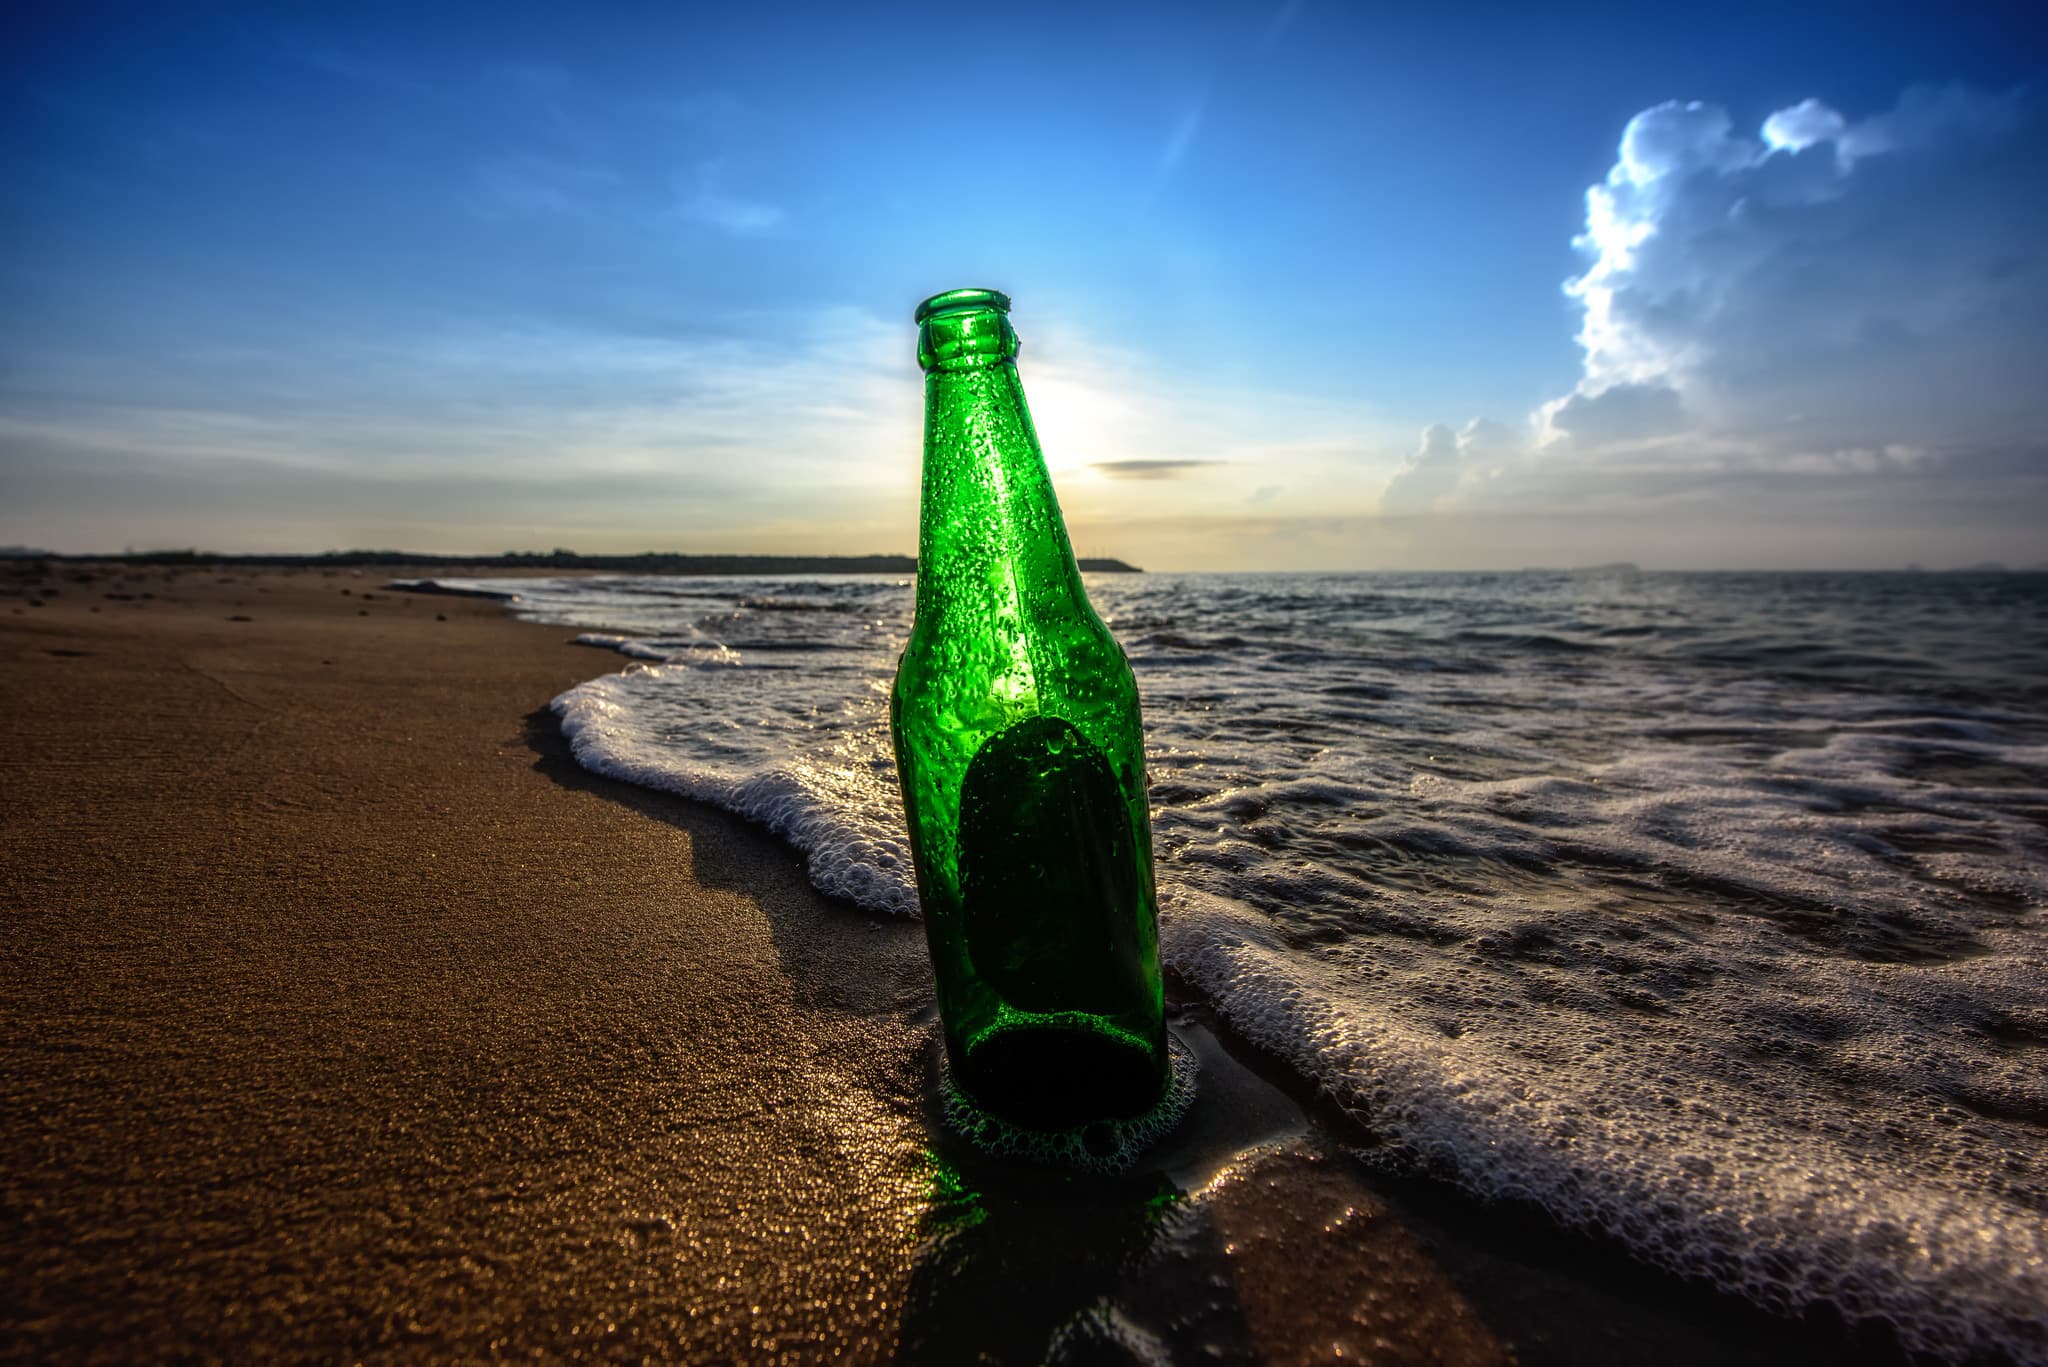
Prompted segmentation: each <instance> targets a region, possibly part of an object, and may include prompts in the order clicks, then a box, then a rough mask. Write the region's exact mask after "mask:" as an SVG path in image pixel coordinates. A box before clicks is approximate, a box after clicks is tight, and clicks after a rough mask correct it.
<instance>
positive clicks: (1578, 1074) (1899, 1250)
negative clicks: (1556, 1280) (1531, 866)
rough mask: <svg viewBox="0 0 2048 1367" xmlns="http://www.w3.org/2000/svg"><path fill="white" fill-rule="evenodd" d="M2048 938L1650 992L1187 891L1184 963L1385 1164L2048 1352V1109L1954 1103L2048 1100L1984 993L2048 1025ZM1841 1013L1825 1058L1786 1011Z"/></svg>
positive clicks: (1853, 1302)
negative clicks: (1309, 937)
mask: <svg viewBox="0 0 2048 1367" xmlns="http://www.w3.org/2000/svg"><path fill="white" fill-rule="evenodd" d="M1432 910H1433V911H1434V912H1435V913H1437V914H1438V916H1439V917H1440V918H1441V921H1440V923H1442V924H1445V925H1447V926H1463V927H1472V926H1473V922H1474V921H1475V919H1478V918H1474V917H1473V916H1472V915H1471V914H1470V913H1469V911H1468V912H1466V913H1464V914H1460V912H1459V910H1458V909H1457V908H1455V907H1452V906H1448V905H1444V906H1437V907H1434V908H1432ZM1535 919H1536V921H1539V922H1540V923H1541V924H1542V925H1544V926H1546V927H1547V928H1548V929H1549V931H1550V932H1551V934H1552V938H1553V939H1554V940H1562V939H1563V938H1564V937H1567V936H1571V935H1573V934H1575V933H1576V932H1575V928H1574V917H1573V916H1572V915H1571V914H1570V913H1569V912H1568V911H1559V912H1553V913H1550V914H1548V915H1547V916H1545V915H1539V916H1538V917H1537V918H1535ZM1528 928H1529V927H1528V926H1527V925H1525V926H1524V927H1523V929H1524V930H1525V931H1526V930H1527V929H1528ZM1492 929H1495V930H1496V931H1497V929H1498V927H1492ZM1472 938H1473V939H1478V938H1479V936H1478V935H1476V934H1475V935H1474V936H1473V937H1472ZM2037 938H2038V937H2033V938H2028V937H2024V936H2021V935H2011V934H2007V935H1994V936H1993V940H1994V949H1993V952H1992V953H1991V954H1988V955H1984V956H1981V957H1979V958H1976V959H1973V960H1968V961H1964V962H1961V963H1956V964H1951V965H1948V966H1947V968H1948V970H1949V972H1948V973H1947V974H1945V975H1944V980H1943V981H1936V982H1925V981H1911V980H1906V981H1902V980H1901V978H1900V972H1899V970H1900V968H1901V966H1900V965H1887V964H1874V963H1865V962H1857V961H1844V962H1838V963H1834V964H1831V965H1829V966H1828V967H1827V968H1826V969H1824V970H1820V969H1817V970H1814V971H1813V973H1811V974H1809V975H1806V976H1805V977H1804V978H1803V980H1802V981H1799V982H1797V983H1789V982H1784V981H1773V973H1774V971H1779V972H1781V971H1782V970H1783V969H1784V965H1783V964H1782V963H1780V964H1773V963H1771V962H1770V958H1769V955H1768V953H1767V952H1766V951H1765V949H1764V947H1763V946H1761V945H1759V946H1757V949H1758V951H1759V952H1758V954H1757V955H1756V956H1755V958H1754V959H1753V960H1752V961H1751V962H1748V963H1740V962H1738V963H1728V964H1720V965H1715V966H1714V971H1715V975H1716V977H1717V979H1718V981H1717V982H1716V983H1715V984H1713V985H1711V986H1708V987H1705V988H1702V989H1701V990H1699V991H1697V992H1695V993H1692V994H1689V995H1688V996H1686V997H1685V998H1684V999H1683V1000H1682V1001H1681V1002H1680V1003H1678V1004H1676V1005H1675V1006H1673V1007H1671V1008H1669V1009H1666V1010H1660V1011H1655V1012H1651V1013H1642V1012H1640V1011H1638V1010H1635V1009H1631V1008H1629V1007H1626V1006H1624V1005H1623V1004H1622V1002H1621V1001H1619V1000H1617V999H1616V997H1615V996H1614V995H1613V994H1607V993H1603V992H1602V985H1601V983H1600V980H1599V979H1600V975H1601V969H1600V968H1599V967H1597V966H1591V967H1588V968H1586V969H1583V970H1579V971H1576V972H1575V971H1572V970H1570V969H1559V968H1555V967H1552V968H1550V969H1549V970H1548V971H1537V972H1530V971H1527V968H1526V967H1524V966H1515V967H1503V966H1502V965H1500V964H1498V963H1492V962H1489V960H1488V957H1487V956H1486V955H1485V954H1484V953H1483V952H1480V951H1475V950H1472V949H1469V948H1465V949H1464V952H1457V951H1452V952H1448V953H1416V952H1407V953H1404V952H1401V950H1400V947H1398V946H1381V945H1372V946H1368V947H1365V948H1360V949H1352V950H1351V952H1342V953H1338V952H1326V953H1321V954H1304V953H1303V952H1302V951H1301V950H1300V949H1299V948H1298V947H1296V946H1293V945H1291V944H1289V943H1288V939H1287V937H1286V936H1285V935H1284V934H1283V933H1282V932H1281V931H1280V930H1279V929H1278V928H1277V927H1276V926H1275V924H1274V923H1273V921H1272V920H1271V918H1269V917H1266V916H1264V915H1261V914H1260V913H1257V912H1254V911H1251V910H1250V909H1248V908H1245V907H1243V906H1240V905H1234V904H1232V903H1231V902H1229V901H1227V900H1225V899H1222V898H1217V897H1213V896H1209V895H1205V894H1202V893H1199V892H1195V891H1193V890H1190V889H1187V888H1175V889H1172V890H1171V891H1170V892H1169V893H1168V894H1167V904H1166V909H1165V913H1164V917H1163V923H1162V946H1163V952H1164V954H1165V956H1166V958H1167V961H1168V962H1169V963H1170V964H1171V965H1172V966H1173V968H1174V969H1175V970H1176V971H1178V972H1179V973H1180V974H1182V975H1183V976H1184V977H1185V978H1187V979H1188V980H1189V981H1190V982H1192V983H1193V984H1194V985H1196V986H1197V987H1199V988H1200V989H1201V990H1202V991H1203V993H1204V994H1205V995H1207V996H1209V997H1210V998H1211V999H1212V1000H1213V1001H1215V1002H1217V1003H1218V1005H1219V1009H1220V1010H1221V1011H1222V1013H1223V1014H1224V1016H1225V1017H1226V1018H1227V1019H1228V1020H1229V1021H1230V1023H1231V1024H1232V1025H1233V1027H1235V1028H1236V1029H1237V1030H1239V1031H1240V1032H1242V1033H1243V1034H1244V1035H1245V1036H1246V1037H1248V1038H1250V1039H1251V1040H1253V1041H1254V1042H1256V1043H1257V1044H1259V1045H1260V1046H1262V1047H1263V1048H1266V1049H1269V1050H1271V1051H1272V1052H1273V1053H1275V1054H1276V1055H1278V1056H1279V1057H1281V1058H1283V1059H1285V1060H1287V1061H1288V1062H1289V1063H1291V1064H1293V1065H1294V1066H1295V1067H1297V1068H1299V1069H1300V1070H1301V1071H1302V1072H1304V1073H1305V1074H1307V1075H1308V1076H1310V1077H1314V1078H1317V1079H1319V1080H1320V1081H1321V1082H1322V1084H1323V1086H1324V1087H1325V1088H1326V1089H1328V1090H1329V1091H1330V1093H1331V1094H1332V1095H1333V1096H1334V1097H1335V1098H1336V1099H1337V1100H1338V1101H1339V1102H1340V1103H1341V1104H1342V1105H1343V1106H1344V1107H1345V1108H1346V1109H1348V1110H1350V1111H1351V1112H1352V1113H1353V1114H1355V1115H1356V1116H1357V1117H1358V1118H1359V1119H1360V1120H1361V1121H1362V1122H1363V1123H1364V1124H1365V1125H1366V1126H1367V1127H1369V1129H1370V1130H1371V1131H1372V1132H1373V1133H1374V1134H1375V1135H1376V1136H1378V1137H1380V1138H1381V1139H1382V1141H1383V1142H1382V1144H1381V1145H1380V1146H1379V1147H1377V1148H1374V1149H1369V1150H1366V1151H1365V1153H1364V1155H1363V1156H1365V1157H1367V1158H1368V1159H1369V1160H1371V1161H1375V1162H1378V1163H1381V1164H1384V1165H1386V1166H1388V1167H1390V1168H1394V1169H1397V1170H1400V1171H1407V1172H1413V1171H1418V1170H1419V1171H1423V1172H1427V1173H1431V1174H1434V1175H1437V1176H1440V1177H1443V1178H1446V1179H1448V1180H1451V1181H1453V1182H1456V1183H1457V1184H1459V1185H1461V1186H1463V1187H1465V1188H1466V1189H1468V1190H1470V1191H1472V1192H1474V1193H1475V1194H1477V1195H1480V1196H1483V1197H1488V1198H1499V1199H1509V1200H1524V1201H1531V1202H1534V1203H1535V1204H1537V1205H1539V1206H1541V1207H1543V1208H1544V1209H1545V1210H1547V1211H1549V1212H1550V1213H1551V1214H1552V1215H1554V1216H1556V1217H1557V1218H1559V1219H1560V1220H1562V1221H1564V1222H1565V1223H1567V1224H1571V1225H1576V1226H1579V1227H1582V1228H1585V1229H1588V1230H1592V1231H1595V1232H1598V1233H1602V1234H1605V1235H1609V1236H1612V1237H1614V1238H1617V1239H1619V1240H1621V1241H1622V1242H1623V1243H1624V1244H1626V1245H1627V1246H1628V1247H1630V1248H1631V1249H1633V1250H1634V1251H1635V1252H1636V1253H1638V1254H1640V1255H1641V1256H1642V1257H1644V1258H1645V1259H1647V1260H1648V1261H1650V1262H1653V1263H1656V1264H1658V1265H1660V1266H1663V1267H1666V1268H1668V1269H1670V1270H1672V1271H1674V1272H1677V1273H1680V1274H1681V1275H1687V1276H1697V1277H1700V1278H1702V1279H1704V1280H1707V1281H1710V1282H1713V1283H1715V1284H1716V1285H1719V1286H1721V1287H1724V1288H1726V1289H1729V1290H1733V1291H1736V1292H1738V1293H1740V1294H1742V1295H1745V1296H1747V1297H1749V1298H1750V1299H1752V1300H1754V1301H1756V1302H1757V1303H1758V1304H1760V1305H1763V1306H1766V1307H1768V1308H1772V1309H1776V1310H1781V1311H1787V1312H1796V1311H1798V1310H1800V1309H1802V1308H1803V1307H1805V1306H1807V1305H1810V1304H1812V1303H1815V1302H1827V1303H1831V1304H1833V1305H1835V1306H1837V1307H1838V1308H1839V1309H1840V1310H1841V1312H1842V1313H1843V1315H1844V1316H1845V1317H1846V1318H1847V1319H1849V1320H1851V1321H1855V1320H1858V1319H1862V1318H1875V1319H1880V1320H1886V1321H1889V1322H1890V1323H1892V1324H1893V1325H1894V1326H1896V1328H1897V1331H1898V1334H1899V1337H1900V1339H1901V1341H1902V1342H1903V1343H1904V1344H1905V1345H1906V1346H1907V1347H1908V1348H1909V1349H1911V1350H1914V1351H1917V1352H1925V1353H1930V1354H1933V1355H1935V1356H1937V1357H1941V1358H1946V1359H1950V1360H1961V1359H1965V1358H1969V1357H1973V1356H1982V1355H1996V1354H2000V1353H2004V1354H2008V1355H2012V1356H2014V1357H2016V1358H2018V1359H2019V1360H2022V1361H2025V1360H2032V1359H2033V1358H2035V1357H2037V1356H2038V1355H2039V1354H2040V1353H2041V1352H2042V1351H2043V1350H2044V1349H2048V1319H2044V1317H2043V1316H2044V1311H2043V1307H2044V1306H2048V1238H2044V1233H2043V1231H2044V1229H2048V1224H2044V1221H2043V1210H2044V1207H2048V1199H2044V1198H2048V1190H2044V1185H2043V1182H2042V1172H2041V1168H2040V1165H2039V1157H2038V1151H2037V1150H2036V1149H2035V1148H2033V1147H2032V1146H2033V1145H2034V1144H2035V1143H2036V1142H2037V1137H2038V1131H2033V1132H2031V1133H2030V1132H2029V1127H2026V1126H2019V1125H2013V1124H2008V1123H2002V1122H2001V1121H1999V1120H1998V1119H1996V1118H1995V1117H1991V1116H1986V1115H1984V1114H1982V1113H1979V1112H1975V1111H1972V1110H1970V1109H1968V1108H1965V1107H1963V1106H1960V1105H1958V1104H1956V1102H1955V1100H1954V1099H1953V1093H1954V1091H1955V1090H1956V1083H1957V1082H1958V1080H1959V1079H1962V1078H1965V1077H1970V1076H1972V1075H1975V1076H1976V1077H1977V1078H1978V1079H1979V1080H1980V1081H1981V1082H1982V1083H1984V1084H1985V1085H1986V1086H1987V1089H1988V1090H1989V1091H1991V1092H1994V1093H1997V1094H2002V1095H2004V1096H2006V1097H2008V1098H2009V1100H2010V1102H2011V1103H2014V1104H2020V1105H2031V1106H2033V1107H2035V1108H2037V1109H2036V1113H2037V1114H2039V1113H2043V1112H2042V1111H2041V1110H2040V1109H2039V1108H2042V1107H2048V1083H2044V1081H2043V1078H2042V1076H2041V1074H2040V1072H2039V1071H2038V1069H2039V1051H2038V1050H2036V1051H2035V1058H2034V1060H2033V1062H2032V1066H2031V1068H2030V1067H2029V1065H2028V1064H2027V1063H2025V1062H2023V1061H2021V1060H2017V1059H2013V1060H2003V1061H1994V1060H1993V1059H1992V1058H1991V1055H1992V1054H1994V1053H1995V1052H1996V1050H1995V1047H1991V1046H1989V1042H1988V1041H1987V1042H1978V1041H1972V1040H1968V1039H1966V1038H1962V1036H1963V1034H1964V1032H1965V1031H1966V1030H1967V1029H1968V1028H1969V1023H1970V1022H1971V1021H1972V1019H1973V1018H1979V1019H1980V1018H1981V1015H1982V1011H1983V1007H1984V1004H1985V1003H1991V1002H1996V1003H2002V1004H2004V1005H2005V1007H2006V1009H2017V1010H2019V1011H2021V1012H2024V1013H2028V1014H2029V1015H2030V1017H2031V1019H2033V1020H2035V1021H2037V1022H2041V1023H2048V999H2044V991H2043V987H2042V984H2043V982H2044V981H2048V978H2044V973H2048V964H2043V963H2042V961H2041V958H2040V954H2039V949H2038V944H2037ZM1518 969H1520V971H1517V970H1518ZM1615 986H1616V987H1617V988H1618V989H1621V990H1626V989H1625V988H1621V984H1620V983H1619V982H1616V984H1615ZM1532 988H1539V989H1543V990H1542V991H1538V992H1536V993H1533V994H1532V992H1531V990H1530V989H1532ZM1815 989H1819V991H1818V992H1816V990H1815ZM1546 999H1547V1000H1546ZM1817 1013H1818V1014H1822V1015H1826V1016H1830V1017H1832V1018H1833V1023H1832V1025H1831V1026H1830V1028H1829V1029H1828V1030H1827V1031H1826V1032H1825V1033H1837V1032H1839V1033H1840V1035H1841V1038H1840V1041H1839V1044H1840V1051H1839V1052H1840V1057H1839V1058H1836V1059H1833V1060H1830V1061H1827V1062H1826V1063H1824V1064H1822V1065H1821V1067H1820V1068H1819V1069H1818V1070H1816V1069H1813V1068H1811V1067H1801V1066H1800V1065H1799V1064H1798V1063H1797V1062H1796V1061H1794V1060H1792V1059H1791V1058H1789V1057H1788V1055H1790V1054H1792V1053H1795V1052H1796V1051H1797V1050H1798V1049H1799V1048H1801V1047H1803V1046H1804V1045H1805V1044H1806V1043H1807V1036H1805V1035H1804V1034H1801V1033H1800V1032H1798V1031H1796V1030H1793V1029H1790V1028H1789V1027H1788V1025H1787V1022H1788V1020H1790V1019H1799V1020H1810V1019H1812V1018H1813V1017H1814V1016H1815V1015H1816V1014H1817ZM1816 1071H1818V1072H1819V1073H1822V1074H1825V1075H1824V1076H1816V1075H1815V1073H1816Z"/></svg>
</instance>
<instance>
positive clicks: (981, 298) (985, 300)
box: [910, 290, 1010, 325]
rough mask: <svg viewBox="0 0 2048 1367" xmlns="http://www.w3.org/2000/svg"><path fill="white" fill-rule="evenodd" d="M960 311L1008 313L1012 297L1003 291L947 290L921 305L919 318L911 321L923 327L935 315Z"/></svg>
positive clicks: (918, 313) (918, 310) (918, 311)
mask: <svg viewBox="0 0 2048 1367" xmlns="http://www.w3.org/2000/svg"><path fill="white" fill-rule="evenodd" d="M960 309H994V310H995V311H996V312H998V313H1008V312H1009V311H1010V296H1009V295H1007V294H1004V293H1003V292H1002V291H1001V290H947V291H946V292H945V293H944V294H935V295H933V296H932V297H931V298H929V299H927V300H925V301H924V302H923V303H922V304H919V305H918V306H917V316H916V317H915V318H913V319H911V320H910V321H911V322H913V323H917V324H919V325H922V324H923V323H924V320H925V319H927V318H929V317H931V316H932V315H933V314H935V313H953V312H955V311H957V310H960Z"/></svg>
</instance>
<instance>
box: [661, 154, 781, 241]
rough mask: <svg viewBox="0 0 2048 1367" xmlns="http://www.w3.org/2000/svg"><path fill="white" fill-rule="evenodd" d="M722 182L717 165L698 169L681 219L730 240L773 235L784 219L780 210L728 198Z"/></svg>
mask: <svg viewBox="0 0 2048 1367" xmlns="http://www.w3.org/2000/svg"><path fill="white" fill-rule="evenodd" d="M722 180H723V177H722V173H721V171H720V168H719V166H718V164H717V163H715V162H714V163H710V164H708V165H705V166H703V167H700V168H699V170H698V172H697V187H696V189H695V191H694V192H692V193H691V194H690V195H688V196H687V197H686V198H685V199H684V201H683V205H682V211H683V216H684V217H685V218H689V219H694V220H695V221H697V222H699V223H706V224H709V225H710V226H711V227H714V228H716V229H718V230H719V231H720V232H722V233H726V234H729V235H730V236H733V237H760V236H762V235H763V234H766V233H772V232H774V231H775V230H776V229H777V228H780V227H781V226H782V225H783V223H784V222H785V221H786V220H787V219H788V217H789V215H788V214H787V213H785V212H784V211H783V209H782V208H781V206H779V205H775V204H770V203H767V202H766V201H764V200H754V199H745V198H742V197H741V196H739V195H735V194H731V193H729V192H728V191H727V190H726V189H725V188H724V186H723V184H722Z"/></svg>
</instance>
